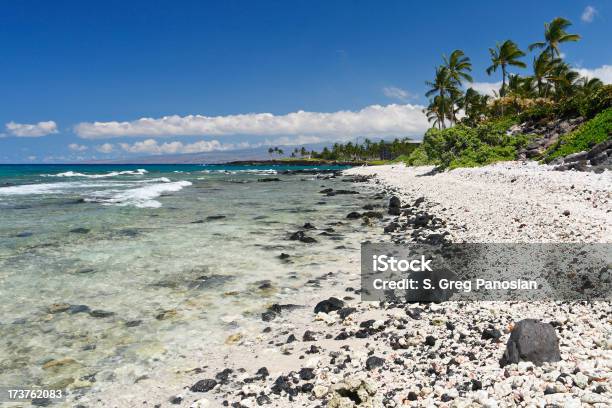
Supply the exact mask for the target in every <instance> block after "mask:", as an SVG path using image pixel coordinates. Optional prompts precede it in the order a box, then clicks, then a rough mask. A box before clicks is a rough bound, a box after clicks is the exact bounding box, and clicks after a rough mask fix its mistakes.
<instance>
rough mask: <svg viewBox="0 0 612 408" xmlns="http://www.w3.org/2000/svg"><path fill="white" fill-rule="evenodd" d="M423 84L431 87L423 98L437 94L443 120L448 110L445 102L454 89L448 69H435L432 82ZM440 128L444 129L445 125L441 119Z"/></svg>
mask: <svg viewBox="0 0 612 408" xmlns="http://www.w3.org/2000/svg"><path fill="white" fill-rule="evenodd" d="M425 84H427V85H428V86H429V87H431V89H430V90H429V91H427V93H425V96H427V97H431V96H433V95H435V94H436V93H437V94H438V96H439V97H440V100H439V103H438V107H439V108H440V109H442V111H441V112H440V113H441V115H442V118H445V117H446V116H447V113H448V110H447V109H446V101H447V99H448V97H449V96H450V93H451V91H452V90H454V89H455V88H456V86H455V84H454V83H453V80H452V78H451V76H450V72H449V70H448V68H446V67H437V68H436V76H435V78H434V80H433V81H426V82H425ZM441 127H442V128H443V129H444V128H445V127H446V125H445V124H444V119H442V122H441Z"/></svg>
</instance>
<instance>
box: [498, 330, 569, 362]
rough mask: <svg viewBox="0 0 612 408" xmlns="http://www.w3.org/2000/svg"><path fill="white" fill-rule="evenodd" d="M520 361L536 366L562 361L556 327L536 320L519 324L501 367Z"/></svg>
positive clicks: (509, 342)
mask: <svg viewBox="0 0 612 408" xmlns="http://www.w3.org/2000/svg"><path fill="white" fill-rule="evenodd" d="M519 361H531V362H532V363H534V364H536V365H541V364H542V363H544V362H557V361H561V354H560V353H559V339H558V338H557V333H555V329H554V327H553V326H551V325H550V324H548V323H542V322H539V321H537V320H535V319H525V320H521V321H520V322H518V323H517V324H516V326H515V327H514V330H512V334H511V335H510V339H508V343H507V344H506V351H505V352H504V355H503V357H502V358H501V360H500V365H501V366H502V367H504V366H506V365H508V364H516V363H518V362H519Z"/></svg>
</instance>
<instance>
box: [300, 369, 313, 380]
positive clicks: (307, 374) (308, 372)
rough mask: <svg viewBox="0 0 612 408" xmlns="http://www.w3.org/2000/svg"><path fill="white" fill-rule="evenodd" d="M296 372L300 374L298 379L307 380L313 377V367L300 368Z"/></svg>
mask: <svg viewBox="0 0 612 408" xmlns="http://www.w3.org/2000/svg"><path fill="white" fill-rule="evenodd" d="M298 374H299V376H300V380H304V381H309V380H312V379H313V378H315V375H314V369H313V368H302V369H301V370H300V372H299V373H298Z"/></svg>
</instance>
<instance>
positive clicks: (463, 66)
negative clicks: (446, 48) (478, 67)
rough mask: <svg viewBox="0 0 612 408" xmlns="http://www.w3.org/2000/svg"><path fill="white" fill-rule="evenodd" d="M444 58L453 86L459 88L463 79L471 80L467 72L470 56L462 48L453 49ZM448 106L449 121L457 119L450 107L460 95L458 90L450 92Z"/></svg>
mask: <svg viewBox="0 0 612 408" xmlns="http://www.w3.org/2000/svg"><path fill="white" fill-rule="evenodd" d="M442 58H443V59H444V66H445V67H446V69H447V70H448V75H449V76H450V79H451V81H452V82H453V83H454V85H455V88H456V89H457V90H459V89H460V88H461V85H463V80H466V81H468V82H473V79H472V76H471V75H470V74H469V73H468V72H471V71H472V63H471V62H470V58H469V57H466V56H465V53H464V52H463V51H462V50H455V51H453V52H452V53H451V55H450V57H449V58H448V59H447V58H446V56H443V57H442ZM449 95H450V97H451V99H450V107H451V111H452V112H451V123H452V122H456V121H457V117H456V116H455V112H454V109H452V108H453V107H454V105H455V102H456V101H457V98H456V96H458V97H461V93H460V92H453V91H452V90H451V92H450V94H449Z"/></svg>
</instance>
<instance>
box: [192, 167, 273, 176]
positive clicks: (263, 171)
mask: <svg viewBox="0 0 612 408" xmlns="http://www.w3.org/2000/svg"><path fill="white" fill-rule="evenodd" d="M200 173H205V174H210V173H221V174H241V173H247V174H257V175H262V176H263V175H266V174H278V172H277V171H276V170H273V169H261V170H260V169H257V170H256V169H248V170H201V171H200Z"/></svg>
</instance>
